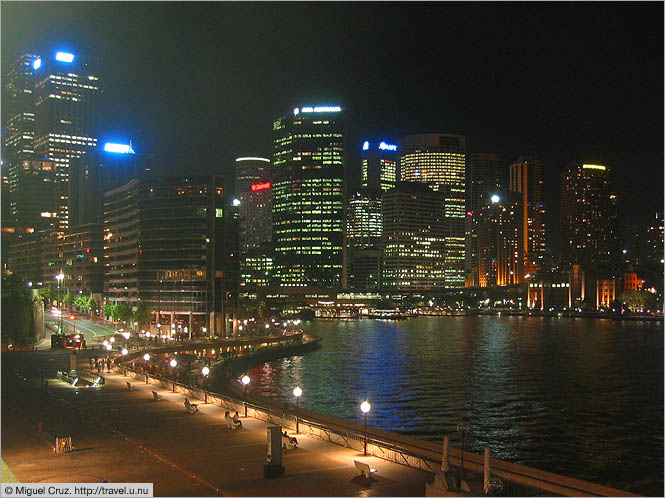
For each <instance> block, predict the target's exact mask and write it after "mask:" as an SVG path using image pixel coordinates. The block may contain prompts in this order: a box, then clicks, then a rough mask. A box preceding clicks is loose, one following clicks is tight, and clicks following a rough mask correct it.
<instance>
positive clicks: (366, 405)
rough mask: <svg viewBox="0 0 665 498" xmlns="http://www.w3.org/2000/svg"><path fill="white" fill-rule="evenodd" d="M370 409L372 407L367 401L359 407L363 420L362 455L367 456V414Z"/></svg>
mask: <svg viewBox="0 0 665 498" xmlns="http://www.w3.org/2000/svg"><path fill="white" fill-rule="evenodd" d="M371 408H372V405H370V404H369V403H368V402H367V400H365V401H363V402H362V404H361V405H360V410H361V411H362V412H363V416H364V418H365V444H364V450H363V454H364V455H365V456H367V412H369V411H370V409H371Z"/></svg>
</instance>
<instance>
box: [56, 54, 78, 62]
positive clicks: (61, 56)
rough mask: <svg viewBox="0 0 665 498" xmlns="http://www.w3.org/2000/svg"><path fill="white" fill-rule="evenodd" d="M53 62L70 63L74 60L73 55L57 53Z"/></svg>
mask: <svg viewBox="0 0 665 498" xmlns="http://www.w3.org/2000/svg"><path fill="white" fill-rule="evenodd" d="M55 60H57V61H60V62H72V61H73V60H74V54H68V53H67V52H58V53H57V54H55Z"/></svg>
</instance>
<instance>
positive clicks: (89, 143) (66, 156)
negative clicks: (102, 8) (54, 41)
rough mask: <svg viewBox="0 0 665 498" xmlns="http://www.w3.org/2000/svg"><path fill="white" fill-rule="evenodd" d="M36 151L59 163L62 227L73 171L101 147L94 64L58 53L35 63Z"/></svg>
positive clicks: (96, 77) (67, 215)
mask: <svg viewBox="0 0 665 498" xmlns="http://www.w3.org/2000/svg"><path fill="white" fill-rule="evenodd" d="M32 67H33V70H34V81H35V87H34V96H35V138H34V150H35V153H36V154H37V156H39V157H40V158H41V157H46V158H48V159H51V160H53V161H55V165H56V176H57V177H58V181H59V184H60V191H59V192H58V195H59V203H58V204H59V205H58V228H60V229H64V228H66V227H67V226H68V224H69V188H68V182H69V166H70V161H71V160H72V159H74V158H77V157H80V156H81V155H82V154H84V153H85V152H86V151H88V150H90V149H91V148H94V147H95V146H96V145H97V138H96V128H97V100H98V98H99V95H100V93H101V88H100V85H99V75H98V73H97V68H96V63H95V60H94V59H93V58H91V57H86V56H82V55H80V54H71V53H67V52H56V53H55V54H52V55H49V56H42V57H38V58H36V59H34V60H33V62H32Z"/></svg>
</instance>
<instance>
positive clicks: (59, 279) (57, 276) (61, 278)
mask: <svg viewBox="0 0 665 498" xmlns="http://www.w3.org/2000/svg"><path fill="white" fill-rule="evenodd" d="M64 278H65V275H64V273H58V274H57V275H56V276H55V279H56V280H57V281H58V290H60V282H62V280H63V279H64ZM58 294H60V293H59V292H58ZM59 302H60V333H61V334H63V333H64V331H63V329H62V327H63V323H62V300H59Z"/></svg>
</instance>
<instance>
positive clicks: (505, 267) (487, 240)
mask: <svg viewBox="0 0 665 498" xmlns="http://www.w3.org/2000/svg"><path fill="white" fill-rule="evenodd" d="M522 211H523V206H522V199H521V197H520V196H519V194H515V193H512V192H511V193H510V194H508V195H505V196H503V197H501V196H499V195H496V194H495V195H493V196H492V197H491V198H490V202H489V203H487V204H485V205H484V206H482V207H481V208H480V210H479V211H478V225H477V230H478V280H479V282H478V283H479V285H480V287H493V286H497V285H515V284H521V283H522V282H523V279H524V244H523V239H524V231H523V230H524V226H523V224H522Z"/></svg>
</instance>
